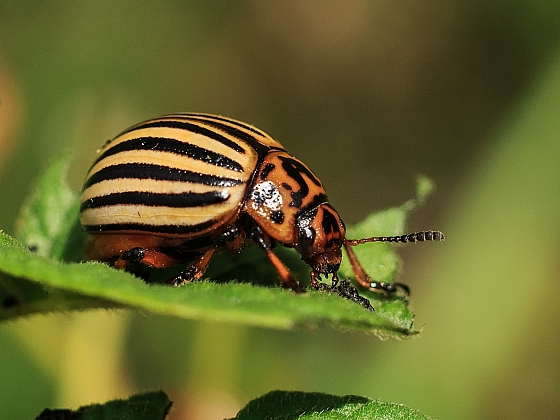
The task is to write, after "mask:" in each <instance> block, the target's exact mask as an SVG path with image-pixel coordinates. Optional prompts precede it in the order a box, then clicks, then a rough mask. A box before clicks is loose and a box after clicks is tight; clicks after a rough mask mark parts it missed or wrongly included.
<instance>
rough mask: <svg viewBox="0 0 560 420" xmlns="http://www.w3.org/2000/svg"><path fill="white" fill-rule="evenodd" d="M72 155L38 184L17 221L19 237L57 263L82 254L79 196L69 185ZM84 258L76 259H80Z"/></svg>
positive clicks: (60, 161) (51, 168) (82, 236)
mask: <svg viewBox="0 0 560 420" xmlns="http://www.w3.org/2000/svg"><path fill="white" fill-rule="evenodd" d="M69 162H70V155H69V154H67V155H64V156H62V157H60V158H58V159H57V160H56V161H54V162H53V163H52V164H51V166H50V167H49V168H48V169H47V171H46V172H45V173H44V174H43V176H42V177H41V178H40V179H39V181H38V182H37V185H36V186H35V189H34V191H33V193H32V194H31V195H30V196H29V197H28V199H27V200H26V202H25V204H24V205H23V207H22V209H21V210H20V214H19V217H18V219H17V221H16V235H15V236H16V238H17V239H18V240H19V241H20V242H21V243H23V244H24V245H26V246H27V247H28V248H29V249H32V250H33V251H34V252H36V253H37V254H38V255H42V256H45V257H51V258H53V259H56V260H61V259H63V258H65V259H66V260H68V259H75V258H76V257H77V255H80V254H81V253H82V249H83V248H82V247H83V239H84V235H83V234H82V233H81V229H78V227H79V220H78V212H79V207H80V201H79V197H78V194H76V193H75V192H74V191H72V190H71V189H70V188H69V187H68V185H67V184H66V173H67V171H68V165H69ZM80 257H81V255H80V256H79V257H77V258H78V259H79V258H80Z"/></svg>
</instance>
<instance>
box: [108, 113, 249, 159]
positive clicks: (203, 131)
mask: <svg viewBox="0 0 560 420" xmlns="http://www.w3.org/2000/svg"><path fill="white" fill-rule="evenodd" d="M163 118H165V117H163ZM170 118H173V117H170ZM152 127H163V128H178V129H180V130H187V131H190V132H192V133H196V134H200V135H203V136H206V137H209V138H211V139H212V140H216V141H217V142H220V143H222V144H223V145H225V146H227V147H229V148H230V149H233V150H235V151H236V152H238V153H241V154H245V149H244V148H243V147H241V146H240V145H239V144H237V143H236V142H234V141H233V140H230V139H228V138H227V137H224V136H222V135H221V134H220V133H217V132H216V131H213V130H210V129H208V128H206V127H202V126H200V125H198V124H193V123H190V122H186V121H173V120H171V121H170V120H166V119H160V120H151V121H146V122H144V123H140V124H137V125H135V126H133V127H131V128H129V129H128V130H125V131H124V132H122V133H121V134H119V136H122V135H123V134H126V133H130V132H132V131H136V130H141V129H143V128H152Z"/></svg>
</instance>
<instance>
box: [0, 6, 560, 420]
mask: <svg viewBox="0 0 560 420" xmlns="http://www.w3.org/2000/svg"><path fill="white" fill-rule="evenodd" d="M558 22H560V3H559V2H553V1H541V2H532V1H520V0H517V1H515V0H514V1H507V2H506V1H495V2H484V1H474V2H460V1H449V0H447V1H444V0H434V1H422V2H418V1H415V2H411V1H401V0H393V1H366V0H361V1H358V0H347V1H344V2H341V1H339V2H337V1H321V2H312V1H256V0H255V1H237V2H225V1H222V2H216V1H204V2H187V1H164V2H149V1H136V2H131V1H120V2H114V1H103V0H100V1H96V2H90V1H81V0H80V1H79V0H76V1H58V2H40V1H22V2H13V1H0V197H1V204H0V205H1V207H0V210H1V211H0V228H2V229H4V230H5V231H7V232H8V233H12V232H13V223H14V220H15V218H16V215H17V211H18V208H19V207H20V205H21V204H22V201H23V200H24V197H25V195H26V194H27V193H28V191H29V190H30V185H31V184H32V182H33V180H34V179H35V178H36V176H37V175H38V173H39V172H40V171H41V170H42V169H43V168H44V167H45V166H46V165H47V164H48V162H49V161H50V160H51V159H52V158H54V157H56V156H59V155H60V154H61V152H62V151H64V150H68V149H69V150H72V151H73V154H74V162H73V165H72V168H71V172H70V182H71V184H72V186H73V187H74V188H76V189H79V188H80V184H81V181H82V180H83V177H84V175H85V171H86V169H87V167H88V166H89V165H90V163H91V161H92V160H93V156H94V154H95V150H96V149H97V148H98V147H99V146H100V145H102V144H103V143H104V142H105V140H107V139H108V138H110V137H113V136H114V135H116V134H117V133H118V132H120V131H121V130H122V129H124V128H126V127H128V126H129V125H132V124H133V123H136V122H138V121H140V120H142V119H146V118H150V117H154V116H158V115H161V114H165V113H169V112H177V111H196V112H210V113H217V114H223V115H227V116H231V117H234V118H237V119H240V120H242V121H246V122H249V123H252V124H254V125H256V126H258V127H259V128H262V129H264V130H266V131H267V132H269V133H271V134H272V135H273V136H274V137H276V138H277V139H278V140H280V141H281V142H282V143H283V144H284V145H285V146H286V148H287V149H288V150H289V151H290V152H292V153H293V154H294V155H295V156H297V157H299V158H300V159H302V160H303V161H304V162H306V163H307V164H308V165H309V166H310V167H312V168H313V169H314V171H315V172H316V173H317V174H318V175H319V177H320V178H321V179H322V181H323V183H324V185H325V186H326V188H327V190H328V192H329V197H330V199H331V202H332V203H333V205H334V206H335V207H336V208H337V209H338V211H339V212H340V214H341V216H342V217H343V218H344V220H345V221H346V223H350V224H351V223H353V222H356V221H358V220H360V219H361V218H363V217H364V216H365V215H366V214H368V213H370V212H371V211H374V210H380V209H383V208H386V207H389V206H392V205H398V204H400V203H402V202H403V201H404V200H406V199H408V198H410V197H412V196H413V194H414V177H415V176H416V175H417V174H426V175H428V176H430V177H431V178H432V179H433V180H434V181H435V182H436V185H437V186H438V190H437V192H436V194H435V195H434V196H433V197H432V198H431V199H430V200H429V201H428V203H427V204H426V206H425V207H423V208H422V209H420V210H419V211H417V212H416V213H415V214H414V215H413V218H412V219H411V220H410V223H409V229H410V230H411V231H414V230H424V229H440V230H443V231H444V232H445V234H446V237H447V241H446V242H445V243H443V244H425V245H421V246H420V245H419V246H414V245H410V246H407V247H402V248H401V249H400V250H399V251H400V254H401V256H402V258H403V260H404V262H405V264H404V271H403V272H402V275H401V277H400V281H403V282H405V283H407V284H409V285H410V286H411V288H412V295H411V303H412V306H413V307H414V309H415V310H416V313H417V323H416V325H417V326H418V327H422V328H423V333H422V334H421V335H420V337H419V338H417V339H415V340H411V341H404V342H394V341H388V342H381V341H379V340H378V339H377V338H375V337H373V336H367V335H364V334H360V333H341V332H337V331H333V330H329V329H324V328H321V329H318V330H315V331H291V332H281V331H270V330H264V329H258V328H247V327H243V326H238V325H227V324H217V323H203V322H188V321H184V320H180V319H173V318H166V317H160V316H154V315H152V314H149V313H132V312H126V311H92V312H86V313H69V314H53V315H48V316H35V317H30V318H27V319H22V320H19V321H17V322H10V323H7V324H3V325H1V326H0V372H1V374H0V418H1V419H4V418H5V419H13V418H22V419H23V418H34V416H36V415H37V414H38V413H39V412H40V411H41V410H42V409H43V408H44V407H47V406H48V407H74V408H77V407H78V406H80V405H84V404H89V403H92V402H100V401H105V400H107V399H111V398H115V397H126V396H128V395H130V394H132V393H135V392H140V391H145V390H153V389H158V388H162V389H164V390H165V391H166V392H168V393H169V394H170V396H171V398H172V399H173V400H175V409H174V411H173V412H172V417H171V418H172V419H221V418H223V417H226V416H234V415H235V413H236V412H237V411H238V409H239V408H240V407H241V406H243V405H244V404H245V403H246V402H248V401H249V400H250V399H252V398H255V397H257V396H259V395H261V394H263V393H265V392H267V391H270V390H273V389H289V390H303V391H323V392H328V393H334V394H339V395H344V394H358V395H364V396H369V397H373V398H381V399H384V400H387V401H392V402H398V403H403V404H405V405H407V406H410V407H412V408H416V409H419V410H420V411H421V412H422V413H424V414H427V415H430V416H433V417H436V418H441V419H486V418H487V419H490V418H510V419H514V418H515V419H517V418H518V419H525V418H531V419H533V418H539V419H548V418H550V419H556V418H560V360H559V354H560V339H559V337H560V326H559V323H558V321H557V320H558V317H559V316H560V284H559V281H558V280H559V272H560V258H559V255H560V252H559V251H560V241H559V240H558V238H559V237H560V25H558Z"/></svg>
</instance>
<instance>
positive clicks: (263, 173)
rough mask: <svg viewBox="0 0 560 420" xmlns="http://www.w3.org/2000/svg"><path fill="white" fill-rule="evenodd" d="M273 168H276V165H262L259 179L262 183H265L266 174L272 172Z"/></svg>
mask: <svg viewBox="0 0 560 420" xmlns="http://www.w3.org/2000/svg"><path fill="white" fill-rule="evenodd" d="M274 168H276V165H274V163H267V164H266V165H264V168H263V170H262V171H261V179H262V180H263V181H266V178H267V177H268V174H270V172H272V170H274Z"/></svg>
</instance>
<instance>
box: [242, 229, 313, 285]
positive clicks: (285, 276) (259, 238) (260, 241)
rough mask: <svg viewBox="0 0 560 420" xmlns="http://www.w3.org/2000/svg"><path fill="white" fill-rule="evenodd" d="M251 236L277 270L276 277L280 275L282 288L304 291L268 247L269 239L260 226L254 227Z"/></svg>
mask: <svg viewBox="0 0 560 420" xmlns="http://www.w3.org/2000/svg"><path fill="white" fill-rule="evenodd" d="M251 237H252V238H253V240H254V241H255V242H256V243H257V245H258V247H259V248H260V249H262V250H263V251H264V252H265V254H266V256H267V257H268V259H269V260H270V262H271V263H272V265H273V266H274V268H275V269H276V271H277V272H278V277H280V282H281V283H282V287H283V288H284V289H290V290H293V291H294V292H296V293H305V288H304V287H303V286H302V285H300V284H299V282H298V281H297V280H296V279H295V277H294V276H293V275H292V273H290V270H288V267H286V266H285V265H284V263H283V262H282V261H281V260H280V258H278V257H277V256H276V254H275V253H274V252H272V249H271V248H270V244H269V241H268V240H267V237H265V235H264V233H263V232H262V230H261V229H260V228H256V229H255V231H254V232H253V233H252V235H251Z"/></svg>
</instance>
